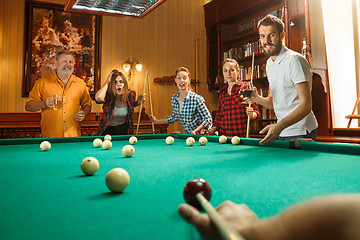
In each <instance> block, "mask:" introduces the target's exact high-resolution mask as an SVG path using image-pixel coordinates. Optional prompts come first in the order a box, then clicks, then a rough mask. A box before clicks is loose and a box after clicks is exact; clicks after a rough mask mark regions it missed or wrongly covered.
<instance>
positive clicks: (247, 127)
mask: <svg viewBox="0 0 360 240" xmlns="http://www.w3.org/2000/svg"><path fill="white" fill-rule="evenodd" d="M254 58H255V52H253V54H252V62H251V77H250V84H251V85H252V84H253V80H254ZM249 107H251V103H249ZM249 131H250V116H249V115H248V119H247V124H246V138H249Z"/></svg>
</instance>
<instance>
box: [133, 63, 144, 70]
mask: <svg viewBox="0 0 360 240" xmlns="http://www.w3.org/2000/svg"><path fill="white" fill-rule="evenodd" d="M142 67H143V65H142V64H141V63H138V64H136V65H135V68H136V69H137V70H138V71H139V72H140V71H141V69H142Z"/></svg>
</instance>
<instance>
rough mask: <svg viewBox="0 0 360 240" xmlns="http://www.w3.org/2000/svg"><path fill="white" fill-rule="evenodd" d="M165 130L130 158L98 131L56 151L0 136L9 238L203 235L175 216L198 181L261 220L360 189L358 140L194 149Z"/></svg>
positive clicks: (246, 142) (0, 206)
mask: <svg viewBox="0 0 360 240" xmlns="http://www.w3.org/2000/svg"><path fill="white" fill-rule="evenodd" d="M166 136H168V135H141V136H138V139H139V141H138V143H137V144H136V145H134V147H135V154H134V156H133V157H131V158H124V157H123V156H122V153H121V149H122V147H123V146H124V145H126V144H129V143H128V138H129V136H115V137H113V141H112V142H113V147H112V148H111V149H110V150H103V149H102V148H94V147H93V145H92V140H93V139H94V138H95V137H79V138H54V139H48V140H49V141H50V142H51V143H52V147H51V149H50V151H48V152H42V151H41V150H40V148H39V144H40V143H41V141H43V140H44V139H26V140H24V139H22V140H20V139H16V140H11V141H9V140H0V154H1V160H0V162H1V168H0V182H1V185H0V192H1V195H2V197H1V198H0V232H1V236H2V237H1V239H199V236H198V234H197V233H196V231H195V230H194V229H193V228H192V227H191V226H190V225H188V224H187V223H185V222H184V221H183V220H182V219H181V218H180V216H179V215H178V213H177V206H178V205H179V204H180V203H183V202H184V200H183V197H182V190H183V187H184V186H185V184H186V183H187V181H188V180H190V179H192V178H198V177H202V178H204V179H206V180H207V181H208V182H209V184H210V186H211V187H212V199H211V201H210V202H211V203H212V204H213V205H214V206H216V205H218V204H220V203H221V202H223V201H224V200H228V199H229V200H232V201H234V202H238V203H246V204H248V205H249V207H250V208H251V209H252V210H254V211H255V212H256V213H257V214H258V215H259V217H261V218H263V217H269V216H272V215H274V214H276V213H278V212H280V211H282V210H283V209H285V208H286V207H288V206H290V205H292V204H294V203H297V202H300V201H304V200H307V199H309V198H312V197H315V196H322V195H328V194H336V193H354V192H357V193H358V192H360V174H359V169H360V156H359V154H358V151H359V146H355V145H347V144H319V143H304V145H301V147H302V148H307V149H308V150H295V149H292V146H293V144H292V143H291V142H286V141H277V142H275V143H274V144H273V145H271V146H267V147H260V146H258V142H259V139H241V142H242V145H231V144H220V143H218V138H217V137H213V136H211V137H208V139H209V142H208V144H207V145H206V146H200V144H199V143H198V142H197V143H195V145H194V146H192V147H189V146H187V145H186V143H185V139H186V138H187V137H188V136H189V135H183V134H180V135H178V138H177V139H175V143H174V144H173V145H171V146H169V145H166V143H165V138H166ZM195 138H196V139H198V136H195ZM228 142H230V139H228ZM335 148H336V153H331V151H333V149H335ZM317 149H320V150H317ZM349 149H351V151H350V150H349ZM87 156H93V157H96V158H97V159H98V160H99V162H100V169H99V171H98V172H97V173H96V174H95V175H94V176H90V177H88V176H84V175H83V174H82V172H81V170H80V163H81V161H82V159H83V158H85V157H87ZM115 167H121V168H124V169H126V170H127V171H128V173H129V175H130V184H129V186H128V188H127V189H126V190H125V191H124V193H122V194H112V193H110V192H109V190H108V189H107V188H106V185H105V176H106V174H107V172H108V171H110V170H111V169H112V168H115Z"/></svg>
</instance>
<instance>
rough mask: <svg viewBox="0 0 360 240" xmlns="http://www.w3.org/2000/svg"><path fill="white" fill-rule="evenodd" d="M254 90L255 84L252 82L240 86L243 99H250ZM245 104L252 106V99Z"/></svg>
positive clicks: (242, 83) (243, 82) (244, 82)
mask: <svg viewBox="0 0 360 240" xmlns="http://www.w3.org/2000/svg"><path fill="white" fill-rule="evenodd" d="M253 90H254V87H253V84H252V82H251V81H242V82H241V86H240V94H241V95H243V97H247V98H249V97H250V96H251V94H252V92H253ZM242 103H243V104H251V101H250V99H246V100H245V101H244V102H242Z"/></svg>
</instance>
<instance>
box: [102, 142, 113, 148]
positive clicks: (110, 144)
mask: <svg viewBox="0 0 360 240" xmlns="http://www.w3.org/2000/svg"><path fill="white" fill-rule="evenodd" d="M111 147H112V142H111V141H110V140H104V141H103V143H102V148H103V149H105V150H109V149H110V148H111Z"/></svg>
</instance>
